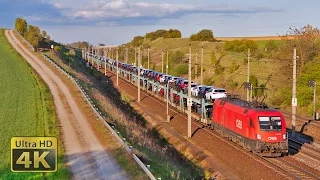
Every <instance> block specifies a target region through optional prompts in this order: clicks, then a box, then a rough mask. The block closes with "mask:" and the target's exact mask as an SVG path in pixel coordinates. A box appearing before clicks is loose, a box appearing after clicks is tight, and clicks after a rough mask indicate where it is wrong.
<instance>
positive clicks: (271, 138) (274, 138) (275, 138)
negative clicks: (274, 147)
mask: <svg viewBox="0 0 320 180" xmlns="http://www.w3.org/2000/svg"><path fill="white" fill-rule="evenodd" d="M268 140H277V137H268Z"/></svg>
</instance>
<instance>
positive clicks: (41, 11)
mask: <svg viewBox="0 0 320 180" xmlns="http://www.w3.org/2000/svg"><path fill="white" fill-rule="evenodd" d="M319 8H320V1H319V0H305V1H301V0H268V1H266V0H265V1H258V0H197V1H196V0H148V1H147V0H0V17H1V21H0V27H5V28H14V20H15V19H16V18H17V17H23V18H25V19H26V20H27V22H28V23H29V24H32V25H37V26H39V27H40V29H43V30H46V31H47V32H48V34H49V35H50V36H51V37H52V39H54V40H55V41H58V42H63V43H69V42H74V41H79V40H84V41H89V42H90V43H92V44H94V45H97V44H98V43H105V44H110V45H112V44H122V43H126V42H128V41H130V40H131V39H132V38H133V37H134V36H136V35H145V33H147V32H150V31H154V30H157V29H169V28H175V29H179V30H180V31H181V32H182V36H183V37H189V36H190V34H191V33H196V32H198V31H199V30H201V29H211V30H213V32H214V36H217V37H228V36H261V35H277V34H285V33H286V32H287V30H288V29H289V27H302V26H304V25H307V24H311V25H312V26H314V27H319V24H320V21H318V18H317V17H319V16H320V11H319Z"/></svg>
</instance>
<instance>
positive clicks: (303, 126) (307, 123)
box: [300, 120, 312, 133]
mask: <svg viewBox="0 0 320 180" xmlns="http://www.w3.org/2000/svg"><path fill="white" fill-rule="evenodd" d="M311 122H312V120H308V121H307V122H305V123H303V124H302V126H301V129H300V133H303V132H304V131H307V130H308V127H307V125H309V124H310V123H311Z"/></svg>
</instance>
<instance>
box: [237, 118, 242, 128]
mask: <svg viewBox="0 0 320 180" xmlns="http://www.w3.org/2000/svg"><path fill="white" fill-rule="evenodd" d="M236 127H237V128H239V129H242V121H241V120H240V119H237V120H236Z"/></svg>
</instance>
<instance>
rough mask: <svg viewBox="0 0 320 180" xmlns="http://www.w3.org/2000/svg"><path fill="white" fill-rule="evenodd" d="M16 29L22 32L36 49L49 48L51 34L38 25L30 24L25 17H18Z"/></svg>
mask: <svg viewBox="0 0 320 180" xmlns="http://www.w3.org/2000/svg"><path fill="white" fill-rule="evenodd" d="M15 29H16V31H17V32H18V33H19V34H21V36H23V37H24V38H25V39H26V40H27V41H28V42H29V43H30V44H31V45H32V46H33V47H34V48H35V49H37V48H39V47H40V46H41V47H45V48H49V43H50V36H49V35H48V34H47V32H46V31H41V30H40V28H39V27H38V26H33V25H31V24H29V25H28V23H27V21H26V20H25V19H23V18H17V19H16V21H15Z"/></svg>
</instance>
